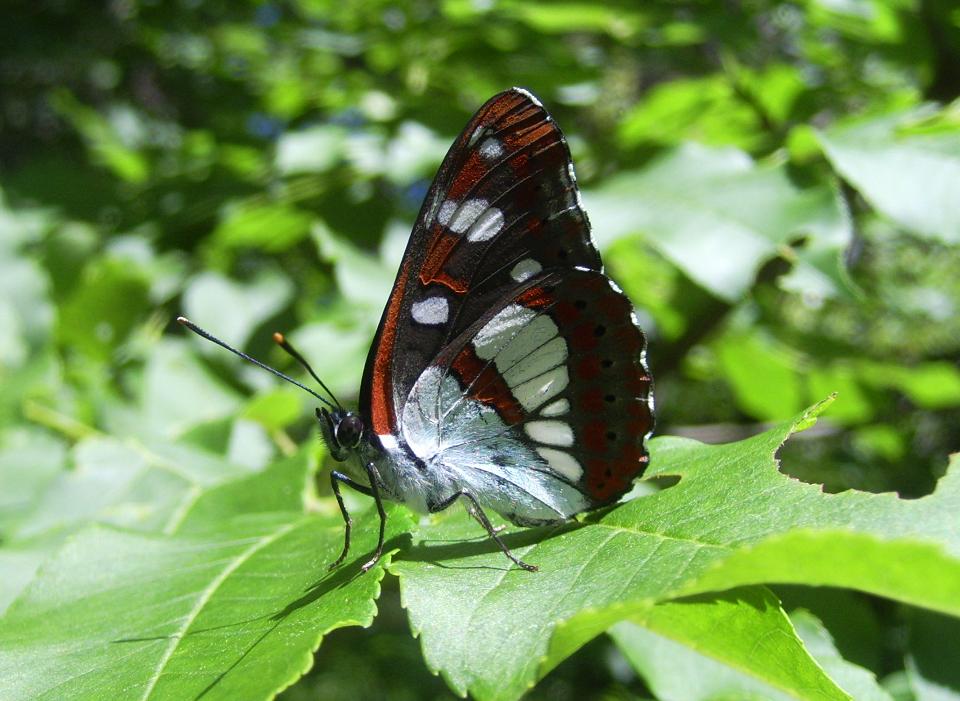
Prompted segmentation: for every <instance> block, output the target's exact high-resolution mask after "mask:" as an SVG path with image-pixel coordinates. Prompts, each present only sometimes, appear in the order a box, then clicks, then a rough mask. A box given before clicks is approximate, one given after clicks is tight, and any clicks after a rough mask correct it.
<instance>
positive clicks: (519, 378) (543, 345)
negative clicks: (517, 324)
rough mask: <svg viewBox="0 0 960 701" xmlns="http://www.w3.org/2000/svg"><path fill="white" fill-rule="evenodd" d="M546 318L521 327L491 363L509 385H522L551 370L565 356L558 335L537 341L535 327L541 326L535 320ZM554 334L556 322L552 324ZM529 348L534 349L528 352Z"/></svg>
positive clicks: (540, 317) (538, 334)
mask: <svg viewBox="0 0 960 701" xmlns="http://www.w3.org/2000/svg"><path fill="white" fill-rule="evenodd" d="M544 318H546V317H543V316H539V317H537V318H536V319H534V320H533V321H531V322H530V323H529V324H527V325H526V326H525V327H524V328H523V330H522V331H521V332H520V333H518V334H517V337H516V338H515V339H514V340H513V341H511V342H510V345H509V346H507V347H506V348H504V349H503V351H501V353H500V355H498V356H497V358H496V360H495V362H496V364H497V370H499V371H500V374H501V375H502V376H503V379H504V381H505V382H506V383H507V385H508V386H509V387H511V388H513V387H516V386H517V385H522V384H523V383H524V382H526V381H527V380H532V379H533V378H535V377H539V376H540V375H542V374H543V373H545V372H547V370H552V369H553V368H555V367H557V366H558V365H562V364H563V363H564V362H565V361H566V359H567V342H566V341H565V340H563V339H562V338H560V337H559V336H554V337H553V338H550V336H547V337H546V338H548V339H549V340H548V341H541V340H539V338H538V337H539V336H540V335H541V333H542V332H541V330H540V329H538V328H537V327H538V326H545V325H544V324H540V323H539V321H540V320H541V319H544ZM553 328H554V333H556V328H557V327H556V325H553ZM530 348H536V349H537V350H535V351H533V352H532V353H531V352H529V349H530Z"/></svg>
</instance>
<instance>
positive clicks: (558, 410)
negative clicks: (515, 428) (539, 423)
mask: <svg viewBox="0 0 960 701" xmlns="http://www.w3.org/2000/svg"><path fill="white" fill-rule="evenodd" d="M568 411H570V402H568V401H567V400H566V399H558V400H557V401H555V402H551V403H550V404H547V405H546V406H545V407H543V409H541V410H540V416H563V415H564V414H566V413H567V412H568Z"/></svg>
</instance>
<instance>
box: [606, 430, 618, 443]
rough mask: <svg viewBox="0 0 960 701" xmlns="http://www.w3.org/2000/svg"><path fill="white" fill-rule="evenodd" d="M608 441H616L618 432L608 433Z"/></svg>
mask: <svg viewBox="0 0 960 701" xmlns="http://www.w3.org/2000/svg"><path fill="white" fill-rule="evenodd" d="M607 440H608V441H615V440H617V432H616V431H607Z"/></svg>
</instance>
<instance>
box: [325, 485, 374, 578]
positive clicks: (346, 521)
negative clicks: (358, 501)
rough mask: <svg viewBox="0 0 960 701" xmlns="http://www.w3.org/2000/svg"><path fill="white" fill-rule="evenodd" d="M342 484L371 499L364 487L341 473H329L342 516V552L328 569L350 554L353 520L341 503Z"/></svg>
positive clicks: (334, 566) (369, 491) (337, 564)
mask: <svg viewBox="0 0 960 701" xmlns="http://www.w3.org/2000/svg"><path fill="white" fill-rule="evenodd" d="M341 482H343V483H344V484H345V485H347V486H348V487H352V488H353V489H356V490H357V491H358V492H360V493H361V494H366V495H367V496H370V497H372V496H373V491H372V490H371V489H370V488H369V487H367V486H366V485H363V484H360V483H359V482H356V481H354V480H352V479H350V478H349V477H347V476H346V475H345V474H343V473H342V472H337V471H336V470H334V471H333V472H331V473H330V487H331V488H332V489H333V496H335V497H336V498H337V504H338V505H339V506H340V513H341V514H342V515H343V525H344V530H343V552H341V553H340V557H338V558H337V559H336V560H334V561H333V562H332V563H331V564H330V569H331V570H332V569H335V568H336V567H337V566H339V565H340V563H341V562H343V561H344V559H345V558H346V557H347V553H348V552H350V529H351V528H352V526H353V519H352V518H350V513H349V512H348V511H347V507H346V505H345V504H344V503H343V495H341V494H340V483H341Z"/></svg>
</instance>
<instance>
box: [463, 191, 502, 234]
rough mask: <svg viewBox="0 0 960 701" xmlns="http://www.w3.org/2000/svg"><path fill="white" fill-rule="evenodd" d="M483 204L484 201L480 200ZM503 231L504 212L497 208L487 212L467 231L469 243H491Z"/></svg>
mask: <svg viewBox="0 0 960 701" xmlns="http://www.w3.org/2000/svg"><path fill="white" fill-rule="evenodd" d="M480 201H481V202H483V200H480ZM501 229H503V212H501V211H500V210H499V209H497V208H496V207H491V208H490V209H488V210H486V211H485V212H484V213H483V214H481V215H480V217H479V218H478V219H477V220H476V221H475V222H474V223H473V225H472V226H471V227H470V229H469V230H468V231H467V241H489V240H490V239H492V238H493V237H494V236H496V235H497V234H499V233H500V231H501Z"/></svg>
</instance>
